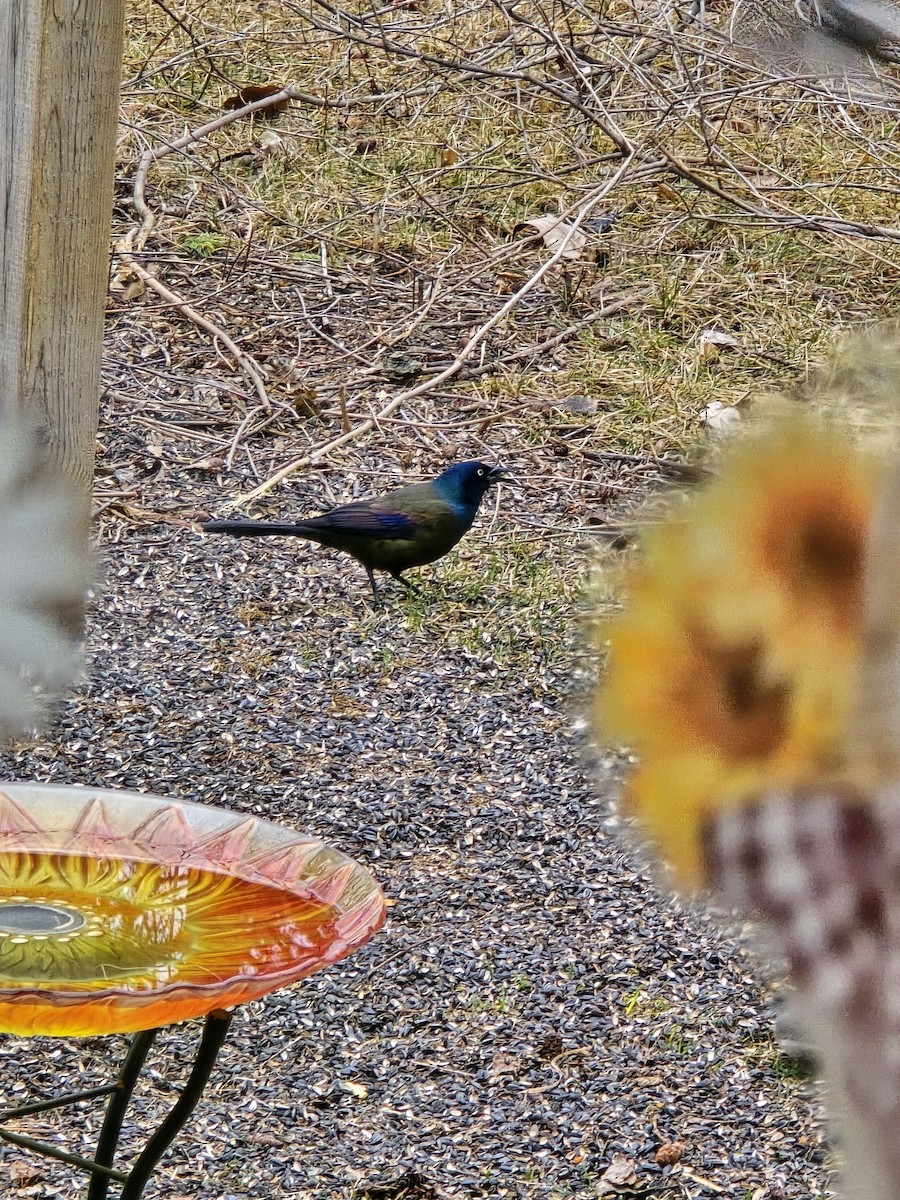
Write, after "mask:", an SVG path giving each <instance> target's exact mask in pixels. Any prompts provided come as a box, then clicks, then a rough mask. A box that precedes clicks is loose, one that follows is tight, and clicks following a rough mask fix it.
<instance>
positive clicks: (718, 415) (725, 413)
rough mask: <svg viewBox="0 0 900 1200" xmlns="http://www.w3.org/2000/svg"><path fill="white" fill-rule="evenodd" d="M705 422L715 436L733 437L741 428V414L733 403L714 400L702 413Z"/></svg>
mask: <svg viewBox="0 0 900 1200" xmlns="http://www.w3.org/2000/svg"><path fill="white" fill-rule="evenodd" d="M700 419H701V420H702V421H703V424H704V425H705V426H706V427H707V428H708V429H709V432H710V433H711V434H713V435H714V436H715V437H732V436H733V435H734V434H736V433H737V432H738V431H739V430H740V428H741V414H740V413H739V412H738V410H737V409H736V408H735V407H734V405H733V404H723V403H722V401H721V400H713V402H712V403H711V404H707V406H706V408H704V410H703V412H702V413H701V414H700Z"/></svg>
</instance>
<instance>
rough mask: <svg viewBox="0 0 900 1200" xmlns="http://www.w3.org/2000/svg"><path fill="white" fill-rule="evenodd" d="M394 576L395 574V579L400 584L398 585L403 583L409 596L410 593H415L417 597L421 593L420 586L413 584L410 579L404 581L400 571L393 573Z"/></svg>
mask: <svg viewBox="0 0 900 1200" xmlns="http://www.w3.org/2000/svg"><path fill="white" fill-rule="evenodd" d="M392 574H393V576H394V578H395V579H396V580H397V582H398V583H402V584H403V586H404V587H405V588H406V591H407V594H408V593H410V592H412V593H413V595H417V594H418V592H420V591H421V588H419V587H418V586H417V585H416V584H415V583H413V582H412V581H411V580H409V579H404V578H403V576H402V575H401V574H400V572H399V571H396V572H392Z"/></svg>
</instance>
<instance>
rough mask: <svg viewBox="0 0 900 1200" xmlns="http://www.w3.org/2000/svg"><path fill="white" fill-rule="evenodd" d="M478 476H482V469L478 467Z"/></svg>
mask: <svg viewBox="0 0 900 1200" xmlns="http://www.w3.org/2000/svg"><path fill="white" fill-rule="evenodd" d="M478 474H479V475H483V474H484V467H479V468H478Z"/></svg>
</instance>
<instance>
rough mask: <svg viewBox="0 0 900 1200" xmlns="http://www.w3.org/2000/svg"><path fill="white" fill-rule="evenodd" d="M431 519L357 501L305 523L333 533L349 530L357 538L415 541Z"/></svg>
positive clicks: (314, 528) (308, 527)
mask: <svg viewBox="0 0 900 1200" xmlns="http://www.w3.org/2000/svg"><path fill="white" fill-rule="evenodd" d="M424 524H427V519H423V518H422V517H420V516H418V515H416V516H410V515H409V514H407V513H402V512H397V511H396V510H395V509H388V508H382V507H380V506H379V505H378V504H377V503H375V502H372V501H370V500H360V501H358V502H357V503H356V504H345V505H344V506H343V507H342V508H334V509H332V510H331V512H328V513H323V514H322V515H321V516H320V517H311V518H310V519H309V520H308V521H304V522H303V525H305V526H306V528H307V529H309V530H313V531H315V530H318V531H321V532H330V533H348V534H352V535H353V536H354V537H371V538H397V539H398V540H401V541H404V540H411V539H412V538H414V537H415V536H416V533H417V532H418V530H419V529H421V528H422V526H423V525H424Z"/></svg>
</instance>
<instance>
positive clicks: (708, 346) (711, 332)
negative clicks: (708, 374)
mask: <svg viewBox="0 0 900 1200" xmlns="http://www.w3.org/2000/svg"><path fill="white" fill-rule="evenodd" d="M738 345H740V343H739V342H738V340H737V338H734V337H732V336H731V334H730V333H725V332H723V331H722V330H721V329H701V331H700V332H699V333H698V334H697V357H698V358H699V359H700V361H701V362H708V361H709V360H710V359H716V358H718V357H719V349H720V348H721V347H722V346H732V347H734V346H738Z"/></svg>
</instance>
